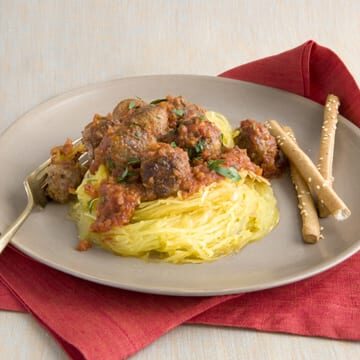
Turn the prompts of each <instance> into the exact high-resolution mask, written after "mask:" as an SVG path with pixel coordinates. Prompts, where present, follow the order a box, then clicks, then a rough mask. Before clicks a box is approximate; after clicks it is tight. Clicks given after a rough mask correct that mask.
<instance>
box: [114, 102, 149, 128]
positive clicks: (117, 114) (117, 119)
mask: <svg viewBox="0 0 360 360" xmlns="http://www.w3.org/2000/svg"><path fill="white" fill-rule="evenodd" d="M144 105H146V102H145V101H143V100H141V99H125V100H122V101H120V102H119V103H118V104H117V105H116V106H115V108H114V110H113V112H112V118H113V121H114V123H121V122H122V121H123V120H124V119H125V118H127V117H128V116H129V115H131V114H133V113H134V112H136V111H137V110H138V109H139V108H141V107H143V106H144Z"/></svg>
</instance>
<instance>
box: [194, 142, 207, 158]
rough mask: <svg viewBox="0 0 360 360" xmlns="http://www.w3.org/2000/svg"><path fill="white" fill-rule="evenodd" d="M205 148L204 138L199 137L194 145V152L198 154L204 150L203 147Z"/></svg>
mask: <svg viewBox="0 0 360 360" xmlns="http://www.w3.org/2000/svg"><path fill="white" fill-rule="evenodd" d="M205 148H206V140H204V139H200V140H199V141H198V142H197V144H196V145H195V146H194V149H195V152H196V153H197V154H200V153H202V152H203V151H204V149H205Z"/></svg>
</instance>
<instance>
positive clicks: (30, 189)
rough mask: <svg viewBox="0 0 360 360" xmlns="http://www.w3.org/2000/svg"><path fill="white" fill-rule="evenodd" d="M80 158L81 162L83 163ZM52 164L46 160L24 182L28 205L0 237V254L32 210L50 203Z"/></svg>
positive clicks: (78, 141) (77, 141) (75, 142)
mask: <svg viewBox="0 0 360 360" xmlns="http://www.w3.org/2000/svg"><path fill="white" fill-rule="evenodd" d="M81 141H82V138H79V139H76V140H75V141H73V143H72V144H73V145H77V144H79V143H80V142H81ZM82 157H83V156H81V157H80V159H79V161H80V162H81V158H82ZM50 164H51V159H48V160H46V161H45V162H44V163H42V164H41V165H40V166H39V167H37V168H36V169H35V170H34V171H32V172H31V173H30V174H29V175H28V176H27V177H26V178H25V180H24V187H25V192H26V195H27V205H26V207H25V209H24V210H23V212H22V213H21V214H20V215H19V216H18V218H17V219H16V220H15V221H14V222H13V223H12V224H11V225H10V226H9V227H8V229H7V230H6V231H5V233H4V234H3V235H2V236H0V254H1V253H2V251H3V250H4V248H5V247H6V245H7V244H8V243H9V242H10V241H11V239H12V238H13V236H14V235H15V233H16V232H17V231H18V230H19V228H20V226H21V225H22V224H23V223H24V221H25V220H26V219H27V218H28V216H29V215H30V213H31V211H32V209H33V208H34V207H35V206H40V207H41V208H44V207H45V206H46V204H47V203H48V199H47V197H46V194H45V192H44V186H45V185H46V182H45V180H46V177H47V169H48V167H49V165H50Z"/></svg>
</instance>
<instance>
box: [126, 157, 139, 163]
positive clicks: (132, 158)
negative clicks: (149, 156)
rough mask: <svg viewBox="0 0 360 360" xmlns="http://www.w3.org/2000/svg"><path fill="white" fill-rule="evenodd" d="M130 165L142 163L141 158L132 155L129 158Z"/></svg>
mask: <svg viewBox="0 0 360 360" xmlns="http://www.w3.org/2000/svg"><path fill="white" fill-rule="evenodd" d="M127 163H128V164H129V165H135V164H139V163H140V159H139V158H137V157H131V158H129V160H128V162H127Z"/></svg>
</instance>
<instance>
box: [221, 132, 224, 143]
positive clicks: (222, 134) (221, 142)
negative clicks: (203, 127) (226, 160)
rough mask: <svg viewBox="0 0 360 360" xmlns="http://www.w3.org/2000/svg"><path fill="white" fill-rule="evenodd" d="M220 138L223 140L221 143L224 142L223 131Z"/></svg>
mask: <svg viewBox="0 0 360 360" xmlns="http://www.w3.org/2000/svg"><path fill="white" fill-rule="evenodd" d="M220 140H221V143H222V144H224V134H223V133H221V135H220Z"/></svg>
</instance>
